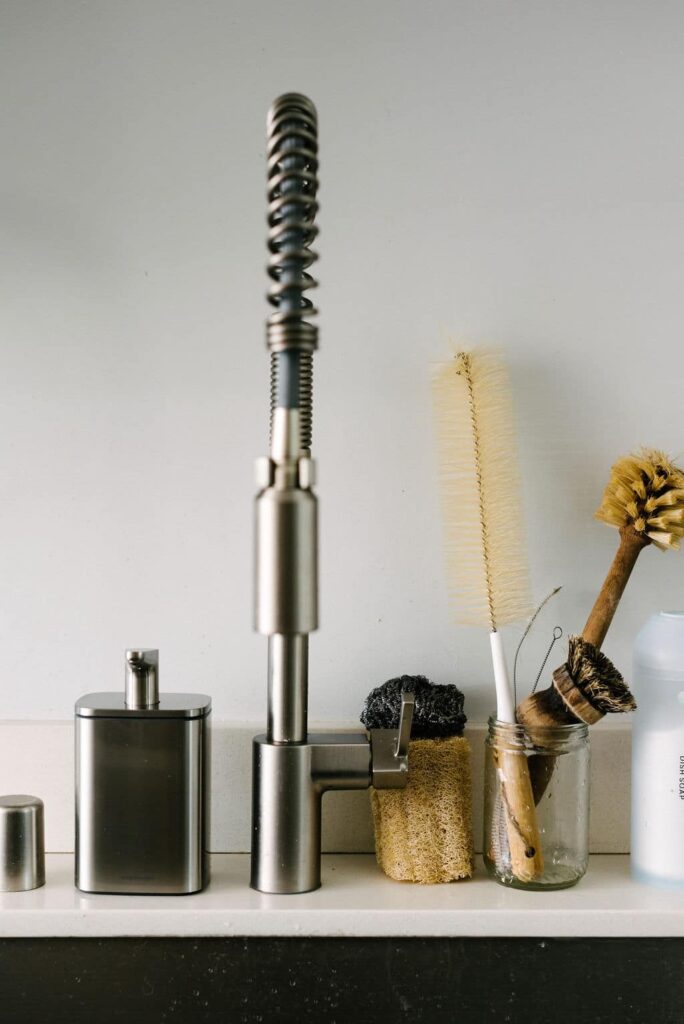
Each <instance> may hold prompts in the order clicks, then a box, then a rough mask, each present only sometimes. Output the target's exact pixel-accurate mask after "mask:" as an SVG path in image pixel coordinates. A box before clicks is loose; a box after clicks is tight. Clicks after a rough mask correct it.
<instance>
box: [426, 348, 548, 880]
mask: <svg viewBox="0 0 684 1024" xmlns="http://www.w3.org/2000/svg"><path fill="white" fill-rule="evenodd" d="M434 401H435V412H436V421H437V431H438V443H439V456H440V476H441V484H442V505H443V514H444V523H445V543H446V558H447V574H448V580H449V590H450V596H451V598H452V599H453V603H454V605H455V608H456V615H457V621H459V622H460V623H461V624H464V625H476V626H483V627H485V628H487V629H488V630H489V638H490V644H491V653H492V663H493V670H494V683H495V687H496V708H497V718H498V719H499V721H502V722H508V723H515V720H516V719H515V707H514V700H513V690H512V687H511V684H510V680H509V677H508V670H507V667H506V659H505V655H504V649H503V643H502V639H501V633H500V627H501V626H503V625H506V624H507V623H512V622H517V621H519V620H521V619H523V618H525V617H526V616H527V615H528V613H529V610H530V603H531V602H530V597H529V582H528V568H527V561H526V557H525V550H524V549H525V545H524V531H523V527H522V519H523V517H522V503H521V499H520V488H519V481H518V474H517V459H516V450H515V447H516V446H515V428H514V421H513V414H512V403H511V400H510V392H509V386H508V379H507V374H506V371H505V368H504V366H503V365H502V363H501V362H500V360H499V359H498V358H497V357H496V356H495V355H494V354H492V353H488V352H482V351H477V352H459V353H458V354H457V355H456V356H455V358H454V359H452V360H451V361H450V362H448V363H446V364H443V365H441V366H440V367H439V368H438V370H437V372H436V374H435V377H434ZM497 758H498V763H497V769H498V776H499V783H500V794H501V800H502V804H503V807H504V810H505V817H506V831H507V834H508V843H509V848H510V854H511V868H512V871H513V873H514V874H515V875H516V876H517V877H518V878H519V879H520V880H523V881H530V880H532V879H533V878H535V877H537V876H538V875H539V874H541V873H542V871H543V858H542V851H541V844H540V837H539V830H538V825H537V819H536V812H535V803H534V799H533V796H532V789H531V782H530V776H529V771H528V766H527V758H526V756H525V754H524V752H522V751H521V752H506V751H500V752H498V753H497Z"/></svg>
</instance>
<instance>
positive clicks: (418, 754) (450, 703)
mask: <svg viewBox="0 0 684 1024" xmlns="http://www.w3.org/2000/svg"><path fill="white" fill-rule="evenodd" d="M403 691H409V692H410V693H412V694H413V696H414V699H415V706H414V712H413V726H412V730H411V742H410V744H409V757H408V763H409V772H408V783H407V785H406V788H405V789H383V790H378V789H371V791H370V793H371V807H372V810H373V822H374V825H375V853H376V857H377V859H378V864H379V865H380V867H381V868H382V870H383V871H384V872H385V874H386V875H389V877H390V878H394V879H396V880H397V881H399V882H423V883H424V884H433V883H435V882H453V881H456V880H457V879H459V878H469V877H470V876H471V875H472V873H473V823H472V807H471V791H472V779H471V769H470V747H469V745H468V741H467V740H466V739H464V738H463V736H462V735H461V734H462V732H463V727H464V726H465V723H466V716H465V714H464V713H463V694H462V693H461V691H460V690H459V689H458V687H457V686H453V685H451V684H450V685H447V686H438V685H437V684H436V683H431V682H430V681H429V680H428V679H426V678H425V676H398V677H397V678H396V679H389V680H388V681H387V682H386V683H384V684H383V685H382V686H377V687H376V688H375V689H374V690H371V692H370V693H369V694H368V697H367V698H366V702H365V704H364V708H363V712H362V714H361V721H362V722H363V724H364V725H365V726H366V728H367V729H396V728H397V727H398V725H399V712H400V708H401V694H402V692H403Z"/></svg>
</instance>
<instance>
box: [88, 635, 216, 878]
mask: <svg viewBox="0 0 684 1024" xmlns="http://www.w3.org/2000/svg"><path fill="white" fill-rule="evenodd" d="M210 711H211V699H210V698H209V697H207V696H206V694H203V693H195V694H189V693H166V694H163V695H162V696H160V694H159V652H158V651H156V650H142V649H136V650H129V651H126V687H125V691H124V692H120V693H89V694H86V695H85V696H84V697H81V699H80V700H79V701H77V703H76V886H77V887H78V888H79V889H81V890H83V891H84V892H103V893H148V894H151V893H160V894H161V893H163V894H176V895H182V894H184V893H191V892H197V891H198V890H200V889H203V888H204V886H205V885H206V884H207V882H208V880H209V874H208V857H207V841H208V809H209V713H210Z"/></svg>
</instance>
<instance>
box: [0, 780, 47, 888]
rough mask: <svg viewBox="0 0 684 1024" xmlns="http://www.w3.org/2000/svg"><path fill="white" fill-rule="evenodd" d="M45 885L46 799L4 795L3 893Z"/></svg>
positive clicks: (0, 837)
mask: <svg viewBox="0 0 684 1024" xmlns="http://www.w3.org/2000/svg"><path fill="white" fill-rule="evenodd" d="M41 885H45V838H44V825H43V801H42V800H39V799H38V797H37V796H23V795H13V796H0V892H23V891H24V890H26V889H38V888H39V886H41Z"/></svg>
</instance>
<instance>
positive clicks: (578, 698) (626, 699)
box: [517, 636, 636, 737]
mask: <svg viewBox="0 0 684 1024" xmlns="http://www.w3.org/2000/svg"><path fill="white" fill-rule="evenodd" d="M635 708H636V701H635V700H634V697H633V696H632V694H631V692H630V689H629V687H628V686H627V684H626V683H625V681H624V679H623V678H622V675H621V674H620V672H618V670H617V668H616V667H615V665H614V664H613V663H612V661H611V660H610V658H607V657H606V656H605V654H603V653H602V652H601V651H599V650H598V648H597V647H594V645H593V644H590V643H588V642H587V641H586V640H584V639H583V637H581V636H571V637H570V640H569V644H568V659H567V661H566V662H565V664H564V665H561V666H560V668H557V669H556V671H555V672H554V673H553V683H552V685H551V686H549V687H548V688H547V689H546V690H541V691H540V692H539V693H534V694H532V695H531V696H530V697H527V698H526V699H525V700H524V701H522V702H521V703H520V704H519V705H518V709H517V717H518V721H519V722H520V724H521V725H524V726H525V728H526V729H527V730H528V731H530V733H531V735H532V736H533V737H534V729H535V728H539V727H546V728H548V727H552V726H555V725H572V724H576V723H577V722H585V723H586V725H594V724H595V723H596V722H598V721H599V720H600V719H601V718H603V716H604V715H606V714H617V713H621V712H626V711H634V710H635Z"/></svg>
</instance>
